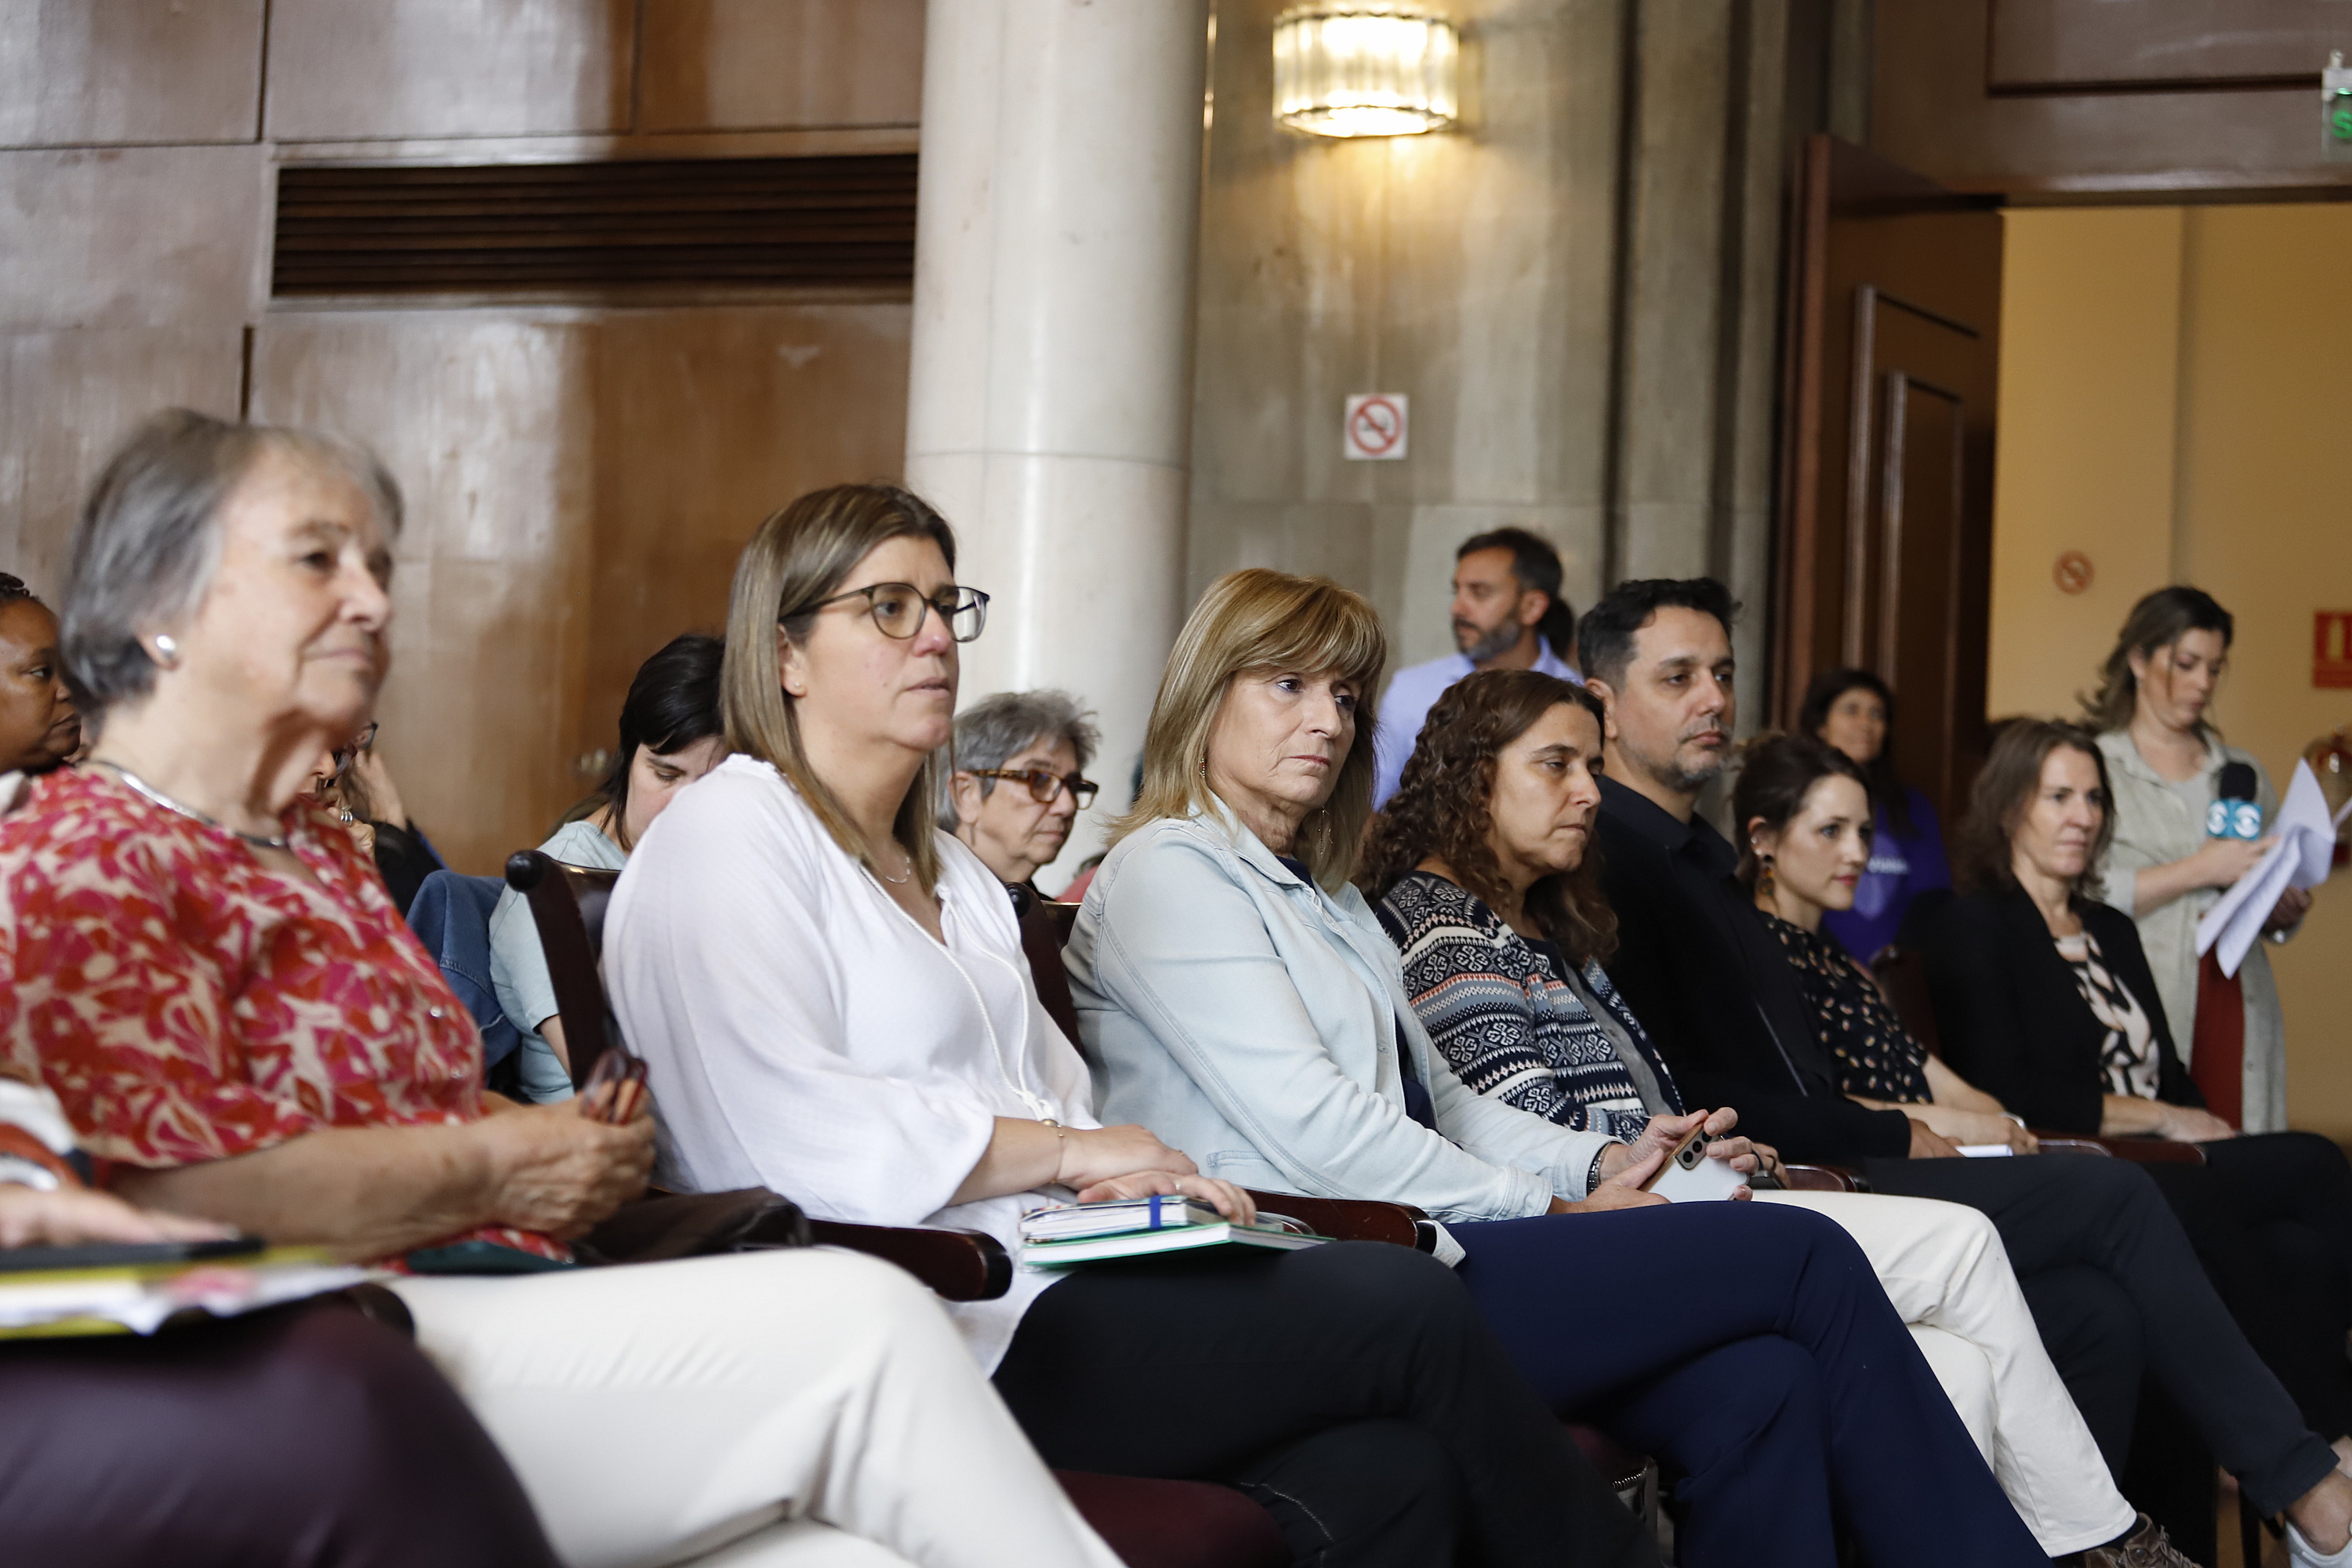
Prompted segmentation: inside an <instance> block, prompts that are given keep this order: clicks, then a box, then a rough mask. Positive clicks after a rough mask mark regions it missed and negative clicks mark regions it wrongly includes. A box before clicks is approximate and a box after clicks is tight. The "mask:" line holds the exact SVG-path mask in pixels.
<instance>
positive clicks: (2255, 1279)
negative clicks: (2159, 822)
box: [1905, 721, 2352, 1465]
mask: <svg viewBox="0 0 2352 1568" xmlns="http://www.w3.org/2000/svg"><path fill="white" fill-rule="evenodd" d="M2107 798H2108V795H2107V778H2106V765H2105V760H2104V759H2103V758H2102V757H2101V756H2100V754H2099V749H2098V746H2097V744H2096V743H2095V742H2094V741H2093V740H2092V738H2091V737H2090V735H2089V734H2087V733H2086V732H2084V731H2082V730H2079V729H2076V728H2075V727H2074V726H2073V725H2071V724H2060V723H2049V722H2042V721H2019V722H2017V723H2013V724H2011V725H2010V726H2009V728H2008V729H2007V730H2005V731H2003V732H2002V734H2001V736H2000V740H1999V741H1998V742H1995V744H1994V746H1993V750H1992V755H1991V756H1990V757H1989V758H1988V759H1987V760H1986V763H1985V766H1984V771H1983V772H1982V773H1980V774H1979V775H1978V778H1977V783H1976V788H1975V790H1974V792H1973V795H1972V798H1971V801H1970V805H1969V816H1968V818H1967V820H1966V822H1965V823H1964V824H1963V825H1962V827H1961V830H1960V847H1961V863H1962V864H1961V875H1962V878H1963V879H1964V881H1965V882H1966V884H1967V885H1968V886H1969V888H1970V889H1971V890H1970V891H1969V892H1966V893H1963V894H1961V895H1959V896H1958V897H1956V898H1952V899H1950V900H1944V901H1941V902H1939V903H1937V904H1934V905H1930V906H1927V907H1916V906H1915V910H1914V915H1913V918H1912V920H1911V921H1909V923H1908V925H1907V927H1906V933H1905V941H1906V945H1908V946H1916V947H1918V948H1920V949H1922V950H1924V952H1925V954H1926V958H1927V984H1928V991H1929V994H1930V995H1931V996H1932V997H1933V998H1934V1002H1935V1007H1936V1028H1937V1034H1938V1035H1939V1036H1940V1037H1941V1040H1940V1044H1941V1047H1942V1054H1943V1056H1944V1058H1945V1059H1946V1060H1947V1061H1948V1062H1949V1063H1950V1065H1951V1067H1952V1068H1953V1069H1954V1070H1955V1071H1957V1072H1958V1073H1959V1074H1960V1075H1961V1076H1962V1077H1964V1078H1966V1079H1969V1081H1970V1082H1971V1083H1974V1084H1975V1085H1977V1086H1978V1087H1979V1088H1980V1089H1984V1090H1985V1091H1986V1092H1987V1093H1989V1094H1991V1095H1993V1096H1994V1097H1996V1098H1997V1099H1999V1100H2000V1102H2001V1103H2002V1104H2003V1105H2004V1106H2005V1107H2007V1108H2008V1109H2009V1110H2012V1111H2015V1112H2016V1113H2018V1114H2019V1115H2021V1116H2022V1117H2023V1118H2025V1120H2026V1121H2028V1122H2029V1123H2030V1124H2032V1125H2033V1126H2035V1127H2039V1128H2043V1129H2047V1130H2049V1131H2063V1132H2076V1133H2097V1134H2103V1135H2105V1136H2107V1137H2133V1136H2140V1137H2156V1138H2162V1139H2168V1140H2171V1141H2174V1142H2192V1143H2196V1144H2198V1145H2199V1146H2200V1148H2202V1149H2203V1151H2204V1153H2205V1163H2203V1164H2201V1165H2189V1164H2171V1163H2151V1164H2146V1165H2143V1166H2141V1169H2142V1170H2144V1171H2146V1172H2147V1174H2148V1175H2149V1176H2151V1177H2152V1178H2154V1179H2155V1181H2156V1184H2157V1185H2158V1188H2159V1189H2161V1190H2162V1192H2163V1193H2164V1195H2165V1197H2166V1199H2167V1201H2168V1202H2169V1203H2170V1204H2171V1205H2172V1208H2173V1211H2174V1212H2175V1213H2176V1214H2177V1215H2179V1218H2180V1223H2181V1227H2182V1228H2183V1229H2184V1230H2186V1231H2187V1232H2188V1233H2189V1240H2190V1242H2191V1243H2192V1244H2194V1245H2195V1247H2196V1248H2197V1252H2198V1256H2199V1258H2200V1259H2201V1260H2202V1261H2203V1262H2204V1264H2205V1268H2206V1271H2207V1273H2208V1274H2210V1276H2211V1278H2212V1280H2213V1285H2214V1289H2216V1290H2217V1291H2218V1292H2219V1293H2220V1294H2221V1298H2222V1300H2224V1301H2226V1302H2227V1303H2228V1304H2229V1307H2230V1310H2231V1314H2232V1315H2233V1316H2235V1317H2236V1318H2237V1320H2238V1321H2239V1323H2240V1325H2241V1326H2242V1327H2243V1328H2244V1330H2245V1331H2246V1337H2247V1339H2248V1340H2249V1341H2251V1342H2252V1344H2253V1346H2254V1348H2255V1350H2256V1351H2258V1352H2260V1353H2261V1354H2262V1357H2263V1360H2264V1361H2265V1362H2267V1363H2269V1364H2270V1366H2271V1368H2272V1370H2273V1371H2274V1372H2275V1373H2278V1376H2279V1381H2280V1382H2281V1383H2283V1384H2285V1385H2286V1388H2287V1390H2288V1392H2289V1393H2290V1394H2294V1398H2295V1401H2296V1403H2297V1404H2298V1405H2300V1406H2301V1407H2302V1410H2303V1415H2304V1419H2305V1422H2306V1423H2307V1424H2308V1425H2309V1426H2311V1427H2312V1429H2313V1430H2315V1431H2316V1432H2318V1433H2319V1434H2320V1435H2321V1436H2324V1437H2326V1438H2328V1439H2329V1440H2330V1442H2331V1443H2332V1444H2333V1446H2334V1447H2335V1448H2336V1452H2337V1453H2338V1454H2339V1455H2342V1456H2345V1458H2346V1461H2347V1465H2352V1361H2347V1339H2346V1335H2347V1331H2352V1164H2347V1162H2346V1160H2345V1157H2344V1152H2343V1151H2342V1150H2341V1149H2339V1148H2337V1147H2336V1145H2335V1144H2334V1143H2332V1142H2328V1141H2327V1140H2326V1139H2324V1138H2320V1137H2317V1136H2315V1135H2314V1134H2311V1133H2307V1132H2277V1133H2268V1134H2263V1135H2262V1136H2258V1137H2241V1136H2239V1135H2238V1134H2237V1132H2236V1131H2235V1130H2234V1129H2232V1128H2231V1126H2230V1125H2229V1124H2228V1123H2227V1122H2224V1121H2221V1120H2220V1119H2219V1118H2217V1117H2215V1116H2213V1115H2211V1114H2210V1112H2208V1111H2207V1110H2205V1109H2204V1100H2203V1099H2202V1097H2200V1095H2199V1094H2198V1092H2197V1086H2196V1085H2195V1084H2194V1083H2192V1082H2191V1081H2190V1080H2189V1074H2188V1072H2187V1071H2186V1070H2185V1069H2184V1068H2183V1067H2182V1066H2181V1062H2180V1058H2179V1052H2178V1051H2177V1050H2176V1049H2175V1048H2174V1044H2173V1038H2172V1032H2171V1029H2170V1027H2169V1026H2168V1022H2167V1020H2166V1018H2165V1016H2164V1005H2163V1003H2162V1002H2161V1001H2160V1000H2159V999H2158V994H2157V989H2156V981H2155V977H2154V975H2153V974H2152V973H2150V972H2149V970H2148V965H2147V955H2146V953H2145V952H2142V951H2141V948H2140V942H2139V929H2138V927H2137V926H2136V925H2134V924H2133V923H2132V921H2131V918H2130V917H2129V916H2128V915H2126V914H2125V913H2123V912H2122V911H2121V910H2115V909H2111V908H2109V907H2108V906H2107V905H2105V904H2103V903H2100V902H2099V901H2098V900H2095V899H2093V898H2091V897H2089V896H2087V895H2086V894H2085V893H2084V890H2083V889H2084V884H2085V883H2086V881H2087V879H2088V878H2089V876H2090V873H2091V870H2092V868H2094V867H2095V866H2096V865H2097V864H2098V860H2099V856H2100V852H2101V851H2102V850H2104V849H2105V847H2106V841H2107V838H2108V837H2109V834H2110V832H2111V830H2112V829H2111V823H2112V818H2111V817H2110V816H2108V814H2107V810H2106V802H2107Z"/></svg>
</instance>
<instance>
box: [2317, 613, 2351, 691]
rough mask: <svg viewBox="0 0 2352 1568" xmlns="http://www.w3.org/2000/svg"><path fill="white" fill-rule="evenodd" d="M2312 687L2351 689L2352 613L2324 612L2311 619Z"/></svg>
mask: <svg viewBox="0 0 2352 1568" xmlns="http://www.w3.org/2000/svg"><path fill="white" fill-rule="evenodd" d="M2311 683H2312V684H2313V685H2314V686H2322V687H2344V688H2352V610H2321V611H2318V612H2316V613H2315V615H2314V616H2312V622H2311Z"/></svg>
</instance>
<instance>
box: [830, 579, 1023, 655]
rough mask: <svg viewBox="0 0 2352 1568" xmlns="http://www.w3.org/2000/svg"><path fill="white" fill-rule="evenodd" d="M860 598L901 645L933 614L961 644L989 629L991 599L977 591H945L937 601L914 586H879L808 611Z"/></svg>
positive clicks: (883, 630) (857, 590) (853, 591)
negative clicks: (926, 596)
mask: <svg viewBox="0 0 2352 1568" xmlns="http://www.w3.org/2000/svg"><path fill="white" fill-rule="evenodd" d="M859 598H862V599H864V600H865V601H866V613H867V614H869V615H871V616H873V617H874V624H875V626H877V627H878V628H879V629H880V631H881V633H882V635H883V636H884V637H897V638H898V639H899V640H900V641H902V642H903V641H905V640H906V639H907V638H908V637H913V636H914V635H915V634H916V633H917V632H919V631H921V630H922V629H923V616H925V615H927V614H929V613H930V612H932V611H937V612H938V613H939V617H940V623H941V624H942V625H944V626H946V627H947V628H948V636H950V637H953V638H955V640H956V641H958V642H970V641H971V639H972V638H974V637H978V636H979V635H980V629H981V628H982V626H986V625H988V595H985V594H983V593H982V592H981V591H980V590H979V589H977V588H964V587H951V588H942V589H940V592H939V594H938V595H937V596H936V597H934V598H929V599H926V598H924V597H923V595H922V593H921V592H920V590H919V589H917V588H916V586H915V585H914V584H912V583H877V584H874V585H873V586H872V587H870V588H852V589H850V590H849V592H847V593H845V594H835V595H834V596H833V597H832V598H830V599H820V600H819V601H817V603H815V604H814V605H810V606H809V608H810V610H811V612H812V613H814V611H817V610H822V609H824V607H825V606H827V605H838V604H840V603H841V602H842V601H843V600H845V599H859Z"/></svg>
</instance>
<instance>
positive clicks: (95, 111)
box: [0, 0, 265, 147]
mask: <svg viewBox="0 0 2352 1568" xmlns="http://www.w3.org/2000/svg"><path fill="white" fill-rule="evenodd" d="M264 4H265V0H176V3H175V4H173V5H158V4H156V3H155V0H0V146H9V147H26V146H56V145H89V144H92V143H99V142H245V141H250V140H252V138H253V134H254V128H255V125H256V124H257V119H258V114H259V110H260V103H261V27H262V11H263V5H264Z"/></svg>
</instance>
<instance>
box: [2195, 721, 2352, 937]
mask: <svg viewBox="0 0 2352 1568" xmlns="http://www.w3.org/2000/svg"><path fill="white" fill-rule="evenodd" d="M2346 810H2347V811H2352V805H2347V807H2346ZM2341 820H2342V817H2341V815H2340V814H2339V815H2338V816H2329V815H2328V811H2327V797H2326V795H2322V794H2321V793H2320V789H2319V780H2318V778H2317V776H2316V775H2315V774H2314V773H2312V771H2311V764H2310V763H2305V762H2298V763H2295V764H2294V779H2293V781H2292V782H2290V783H2289V784H2287V786H2286V799H2285V800H2284V801H2283V802H2282V803H2280V805H2279V810H2278V816H2277V817H2276V818H2275V819H2273V821H2272V823H2271V837H2272V838H2273V843H2272V845H2271V847H2270V852H2269V853H2268V854H2266V855H2264V856H2263V858H2261V859H2260V860H2258V861H2256V862H2255V863H2254V868H2253V869H2252V870H2251V871H2249V872H2247V873H2246V874H2245V875H2244V876H2242V877H2241V878H2239V879H2237V880H2236V881H2234V882H2232V883H2231V884H2230V889H2229V891H2227V892H2225V893H2223V894H2222V895H2221V899H2220V900H2218V901H2217V902H2216V903H2215V904H2214V905H2213V907H2212V908H2211V909H2210V910H2206V911H2205V918H2204V919H2203V920H2201V921H2198V922H2197V955H2198V956H2199V957H2200V958H2202V957H2203V956H2204V955H2205V954H2206V952H2209V951H2211V950H2213V949H2215V948H2216V947H2218V948H2219V950H2220V957H2221V973H2224V974H2235V973H2238V966H2239V965H2240V964H2242V963H2245V962H2246V954H2247V952H2250V951H2251V950H2252V947H2253V945H2254V943H2255V942H2259V941H2261V940H2262V934H2263V921H2266V920H2268V919H2270V917H2271V910H2273V908H2274V907H2276V905H2277V903H2278V901H2279V896H2280V895H2281V894H2283V893H2284V892H2285V891H2286V890H2287V889H2289V888H2315V887H2317V886H2319V884H2320V883H2322V882H2324V881H2326V880H2327V868H2328V861H2329V860H2330V859H2331V858H2333V857H2334V855H2335V853H2336V823H2337V822H2339V821H2341Z"/></svg>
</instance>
